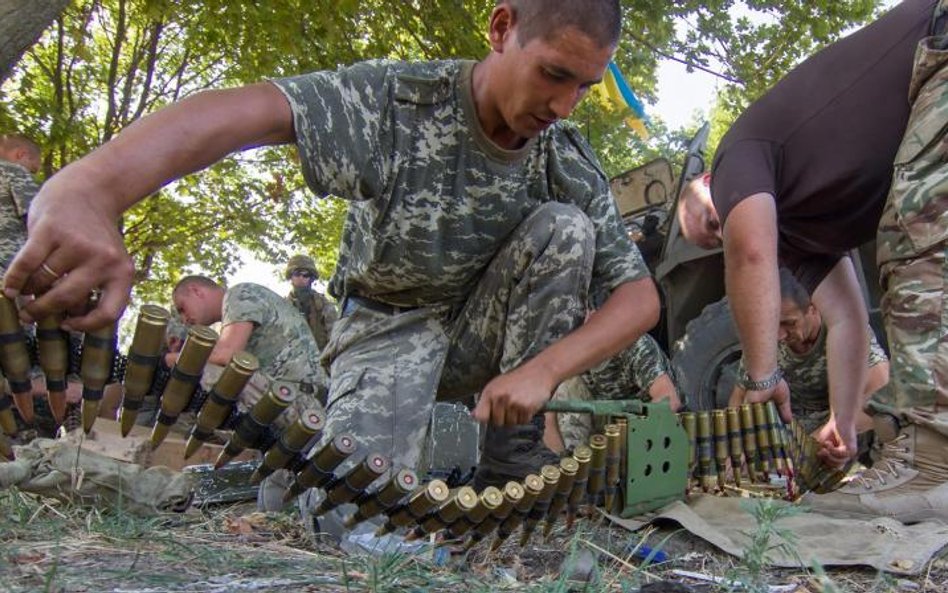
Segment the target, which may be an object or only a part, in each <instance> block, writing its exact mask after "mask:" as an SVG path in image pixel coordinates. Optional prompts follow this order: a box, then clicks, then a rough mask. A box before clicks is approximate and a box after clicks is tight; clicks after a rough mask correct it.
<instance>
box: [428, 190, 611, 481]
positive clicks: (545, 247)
mask: <svg viewBox="0 0 948 593" xmlns="http://www.w3.org/2000/svg"><path fill="white" fill-rule="evenodd" d="M594 242H595V232H594V229H593V226H592V223H591V221H590V220H589V219H588V218H587V217H586V215H585V214H583V212H582V211H581V210H579V209H578V208H576V207H575V206H571V205H567V204H560V203H547V204H544V205H542V206H540V207H539V208H537V209H536V210H535V211H534V212H533V213H531V214H530V216H528V217H527V218H526V219H525V220H524V221H523V222H522V223H521V225H520V226H519V227H518V228H517V230H516V231H515V232H514V233H513V235H512V236H511V238H510V240H509V241H508V242H507V244H506V245H505V246H504V247H503V248H502V249H501V250H500V251H499V252H498V253H497V255H496V256H495V257H494V259H493V260H492V261H491V264H490V266H489V267H488V269H487V271H486V272H485V273H484V276H483V277H482V278H481V280H480V282H479V283H478V286H477V287H476V288H475V290H474V292H473V294H472V295H471V298H470V299H468V301H467V303H466V304H465V306H464V308H463V309H462V311H461V313H460V315H459V316H458V317H457V319H455V320H454V322H453V323H452V325H451V328H450V330H449V333H450V337H451V347H450V350H449V351H448V357H447V360H446V363H445V370H444V373H443V374H442V379H441V385H440V387H439V397H450V396H461V395H464V394H468V393H473V392H476V391H479V390H480V389H481V388H482V387H483V386H484V385H485V384H486V383H487V382H488V381H490V380H491V379H493V378H494V377H495V376H497V375H499V374H502V373H504V372H507V371H510V370H512V369H514V368H516V367H517V366H519V365H520V364H521V363H523V362H524V361H526V360H528V359H530V358H531V357H533V356H535V355H536V354H538V353H539V352H541V351H542V350H543V349H544V348H546V347H547V346H549V345H551V344H552V343H554V342H556V341H557V340H559V339H560V338H562V337H564V336H565V335H566V334H568V333H569V332H570V331H572V330H573V329H575V328H576V327H578V326H579V325H580V324H581V323H582V322H583V319H584V317H585V314H586V299H587V292H588V290H589V283H590V279H591V275H592V264H593V254H594V250H595V244H594ZM543 426H544V424H543V417H542V414H538V415H537V417H536V418H534V422H531V423H530V424H525V425H520V426H513V427H495V426H488V427H487V434H486V438H485V445H484V450H483V453H482V456H481V464H480V467H479V468H478V472H477V474H476V476H475V482H476V486H484V485H486V484H489V483H498V482H500V483H502V482H505V481H506V480H508V479H518V480H519V479H523V477H524V476H526V475H527V474H528V473H530V472H534V471H537V470H538V469H539V468H540V467H541V466H542V465H544V464H547V463H550V462H555V461H556V458H557V457H556V455H555V454H554V453H553V452H552V451H550V450H549V449H547V448H546V447H545V446H544V445H543Z"/></svg>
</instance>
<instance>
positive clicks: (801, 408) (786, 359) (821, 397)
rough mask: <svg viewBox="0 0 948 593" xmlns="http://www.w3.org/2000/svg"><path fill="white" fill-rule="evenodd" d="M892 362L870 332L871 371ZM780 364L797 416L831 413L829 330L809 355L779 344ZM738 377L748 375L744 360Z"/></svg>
mask: <svg viewBox="0 0 948 593" xmlns="http://www.w3.org/2000/svg"><path fill="white" fill-rule="evenodd" d="M888 360H889V359H888V358H887V357H886V355H885V351H884V350H883V349H882V346H880V345H879V342H878V341H876V335H875V332H874V331H873V330H872V328H871V327H870V328H869V367H870V368H871V367H874V366H876V365H877V364H879V363H880V362H887V361H888ZM777 364H778V365H779V366H780V369H781V370H782V371H783V377H784V379H786V381H787V386H788V387H790V405H791V407H792V409H793V413H794V415H803V414H808V413H811V412H821V411H824V410H828V409H829V374H828V373H829V371H828V369H827V363H826V326H825V325H823V326H821V327H820V335H819V336H818V337H817V338H816V342H815V343H814V344H813V348H811V349H810V351H809V352H807V353H805V354H797V353H796V352H794V351H793V350H791V349H790V347H789V346H787V345H786V344H784V343H783V342H780V343H779V344H777ZM738 373H739V374H738V376H739V377H742V376H743V375H744V361H743V360H741V363H740V366H739V370H738Z"/></svg>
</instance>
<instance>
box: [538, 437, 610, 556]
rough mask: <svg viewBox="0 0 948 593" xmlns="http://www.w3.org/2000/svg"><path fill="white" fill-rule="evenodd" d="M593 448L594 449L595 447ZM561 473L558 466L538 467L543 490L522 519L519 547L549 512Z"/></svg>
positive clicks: (603, 448) (603, 438)
mask: <svg viewBox="0 0 948 593" xmlns="http://www.w3.org/2000/svg"><path fill="white" fill-rule="evenodd" d="M594 436H602V435H594ZM602 440H603V443H602V445H603V447H602V451H603V452H605V442H604V441H605V437H602ZM593 450H594V451H595V449H593ZM603 461H605V455H603ZM561 475H562V474H561V473H560V470H559V468H557V467H554V466H552V465H544V466H543V467H541V468H540V477H541V478H543V490H541V491H540V494H539V495H538V496H537V499H536V501H535V502H534V503H533V507H532V508H531V509H530V512H529V513H527V518H526V519H525V520H524V521H523V531H522V532H521V533H520V546H521V547H523V546H525V545H526V544H527V542H528V541H530V536H531V535H533V531H534V530H535V529H536V527H537V523H539V522H540V521H541V520H542V519H543V518H545V517H546V515H547V513H548V512H550V503H551V502H552V501H553V495H554V494H556V489H557V487H558V486H559V483H560V477H561Z"/></svg>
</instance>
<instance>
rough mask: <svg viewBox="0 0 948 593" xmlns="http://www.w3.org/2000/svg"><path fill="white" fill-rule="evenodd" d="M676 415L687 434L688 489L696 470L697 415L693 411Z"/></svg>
mask: <svg viewBox="0 0 948 593" xmlns="http://www.w3.org/2000/svg"><path fill="white" fill-rule="evenodd" d="M678 417H679V419H681V427H682V428H684V429H685V434H686V435H688V484H689V487H688V489H690V484H691V478H693V477H695V474H696V472H697V470H698V416H697V415H696V414H695V413H694V412H682V413H681V414H678Z"/></svg>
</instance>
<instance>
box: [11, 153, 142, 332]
mask: <svg viewBox="0 0 948 593" xmlns="http://www.w3.org/2000/svg"><path fill="white" fill-rule="evenodd" d="M64 173H65V175H64ZM77 174H78V175H81V172H79V173H77V172H76V171H75V170H73V171H70V170H69V168H67V169H65V170H64V171H63V172H62V173H60V174H58V175H56V176H54V177H53V178H51V179H50V180H49V181H47V182H46V184H45V185H44V186H43V187H42V188H41V189H40V192H39V193H38V194H37V196H36V198H35V199H34V200H33V203H32V205H31V207H30V213H29V217H28V220H29V222H28V231H29V238H28V240H27V242H26V244H25V245H24V246H23V247H22V248H21V249H20V251H19V253H17V256H16V257H15V258H14V260H13V262H12V263H11V264H10V268H9V269H8V271H7V273H6V275H5V276H4V279H3V288H4V292H5V294H6V295H7V296H9V297H15V296H17V295H19V294H32V295H36V299H35V300H33V301H31V302H29V303H28V304H26V305H25V306H24V307H23V309H22V315H23V318H24V321H32V320H34V319H40V318H42V317H45V316H48V315H50V314H52V313H56V312H62V311H65V312H66V320H65V323H64V327H66V328H67V329H73V330H91V329H96V328H99V327H102V326H104V325H106V324H108V323H111V322H112V321H114V320H115V319H118V317H119V316H120V315H121V313H122V311H123V310H124V308H125V305H126V303H127V302H128V296H129V293H130V291H131V286H132V275H133V273H134V266H133V265H132V260H131V258H130V257H129V255H128V253H127V252H126V250H125V245H124V244H123V242H122V236H121V235H120V234H119V231H118V226H117V224H116V221H117V218H118V214H117V213H116V212H112V211H110V209H109V207H108V206H107V203H108V200H107V199H106V200H102V199H98V197H97V196H96V195H94V193H93V192H91V191H83V190H82V187H84V185H83V184H82V183H79V182H76V183H73V181H74V178H76V177H77ZM93 290H99V291H101V297H100V298H99V300H98V305H97V306H96V308H95V309H93V310H91V311H87V310H86V308H87V303H88V302H89V297H90V294H91V293H92V291H93Z"/></svg>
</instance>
